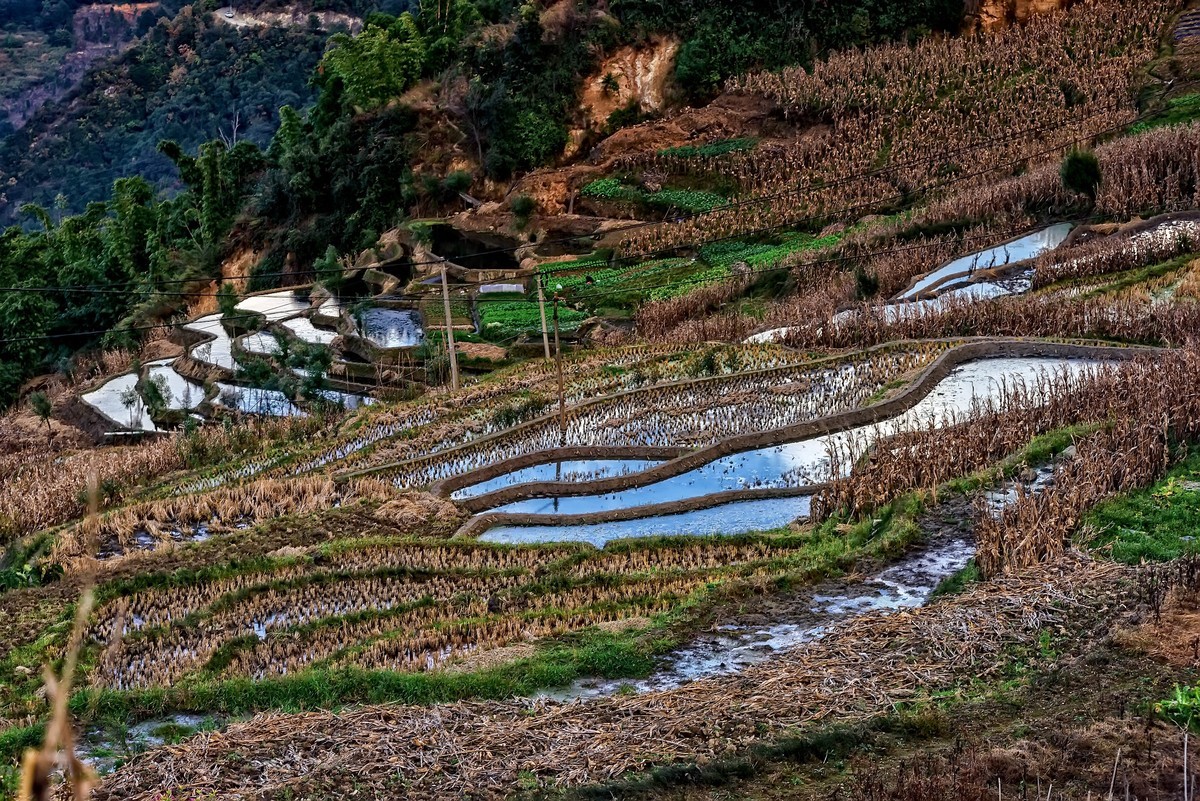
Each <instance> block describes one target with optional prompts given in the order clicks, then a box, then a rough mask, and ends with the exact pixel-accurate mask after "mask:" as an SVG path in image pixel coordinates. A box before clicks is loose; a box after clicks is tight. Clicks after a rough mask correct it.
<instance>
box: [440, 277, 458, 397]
mask: <svg viewBox="0 0 1200 801" xmlns="http://www.w3.org/2000/svg"><path fill="white" fill-rule="evenodd" d="M442 304H443V305H444V306H445V307H446V347H447V348H448V349H449V351H450V387H451V389H458V351H457V349H456V348H455V346H454V322H453V320H451V318H450V282H449V281H447V280H446V265H445V264H443V265H442Z"/></svg>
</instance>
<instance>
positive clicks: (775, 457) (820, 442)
mask: <svg viewBox="0 0 1200 801" xmlns="http://www.w3.org/2000/svg"><path fill="white" fill-rule="evenodd" d="M1094 364H1095V363H1094V362H1087V361H1079V360H1067V359H1055V358H1030V359H1023V358H1000V359H985V360H981V361H977V362H971V363H969V364H965V365H962V366H960V367H957V368H955V370H954V371H953V372H951V373H950V375H948V376H947V377H946V378H945V379H943V380H942V381H941V382H940V383H939V384H938V385H937V386H936V387H935V388H934V389H933V391H931V392H930V393H929V395H927V396H926V397H925V398H924V399H922V400H921V401H920V402H919V403H917V404H916V405H915V406H914V407H913V408H911V409H910V410H908V411H907V412H905V413H903V414H901V415H899V416H898V417H896V418H894V419H893V420H891V421H887V422H886V423H883V424H880V425H871V426H862V427H859V428H855V429H852V430H850V431H844V432H840V433H837V434H830V435H827V436H821V437H814V438H812V439H807V440H802V441H799V442H792V443H787V444H782V445H776V446H772V447H769V448H760V449H758V450H752V451H746V452H744V453H737V454H732V455H730V456H725V457H722V458H719V459H716V460H714V461H712V462H709V463H708V464H705V465H703V466H701V467H698V468H696V469H694V470H691V471H689V472H687V473H683V474H681V475H677V476H673V477H671V478H667V479H663V480H662V481H658V482H655V483H653V484H648V485H646V486H641V487H634V488H631V489H626V490H621V491H618V492H612V493H608V494H602V495H582V496H574V497H572V496H565V497H561V498H535V499H530V500H524V501H518V502H516V503H511V504H508V505H506V506H502V507H499V508H497V509H496V510H495V511H498V512H510V513H520V514H544V515H577V514H591V513H596V512H608V511H614V510H620V509H629V508H633V507H638V506H649V505H653V504H661V503H668V502H673V501H684V500H691V499H695V498H701V497H704V496H707V495H711V494H714V493H718V492H730V491H737V490H746V489H758V488H779V487H798V486H805V485H809V484H814V483H820V482H822V481H825V480H828V479H829V478H831V476H830V475H829V452H830V449H831V448H845V447H848V446H851V445H857V446H861V445H863V444H865V443H867V442H870V441H872V440H873V439H875V438H876V437H878V436H880V435H881V434H886V433H890V432H894V431H900V430H905V429H911V428H914V427H916V426H918V425H925V424H927V423H928V422H929V421H930V420H935V419H936V420H939V421H940V420H944V418H945V417H946V416H947V415H960V416H961V415H962V414H963V413H965V412H967V411H969V410H970V408H971V405H972V402H973V401H974V399H976V398H978V399H979V400H986V399H995V398H998V397H999V395H1000V390H1001V387H1002V385H1003V383H1004V382H1013V381H1026V382H1029V381H1032V380H1034V379H1036V377H1037V376H1038V375H1039V374H1040V373H1043V372H1045V371H1048V370H1059V369H1061V370H1067V371H1069V372H1071V373H1075V374H1078V373H1081V372H1083V371H1084V370H1086V369H1088V367H1090V366H1092V365H1094ZM772 527H773V526H768V525H762V526H756V527H755V528H758V529H764V528H772Z"/></svg>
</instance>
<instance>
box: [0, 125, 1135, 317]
mask: <svg viewBox="0 0 1200 801" xmlns="http://www.w3.org/2000/svg"><path fill="white" fill-rule="evenodd" d="M1118 107H1119V104H1117V103H1114V105H1113V109H1114V110H1115V109H1118ZM1102 113H1104V112H1103V111H1101V112H1096V113H1094V114H1091V115H1088V116H1086V117H1082V118H1080V120H1078V122H1083V121H1086V120H1088V119H1092V118H1093V117H1097V116H1100V114H1102ZM1144 116H1145V115H1143V117H1144ZM1140 119H1141V118H1140V117H1139V118H1138V119H1135V120H1133V121H1132V122H1131V123H1122V124H1120V125H1117V126H1113V127H1111V128H1108V129H1104V130H1101V131H1099V132H1096V133H1092V134H1088V135H1086V136H1101V135H1104V134H1105V133H1108V132H1111V131H1113V130H1118V129H1120V128H1123V127H1127V125H1129V124H1133V123H1136V122H1138V121H1139V120H1140ZM1067 127H1069V126H1068V124H1063V125H1058V126H1042V127H1041V128H1037V129H1027V130H1026V131H1023V132H1021V133H1020V134H1019V135H1016V136H1012V137H993V138H992V139H991V140H987V141H985V142H982V143H975V144H974V145H971V146H968V147H966V148H960V149H957V150H953V151H944V152H943V153H941V154H939V155H938V156H935V157H932V158H930V159H925V160H923V161H915V162H907V163H905V164H900V165H892V166H889V167H886V168H880V169H878V170H874V171H871V172H867V173H862V174H859V175H858V176H852V177H847V178H845V179H842V180H839V181H837V182H834V183H830V184H824V185H822V186H819V187H813V186H811V185H810V186H809V187H805V188H801V189H791V190H786V191H784V192H780V193H776V194H774V195H766V196H760V197H757V198H750V199H747V200H745V201H739V202H737V203H731V204H728V205H725V206H721V207H718V208H715V209H711V210H709V211H706V212H698V213H696V214H694V215H691V216H690V217H688V218H686V219H687V220H692V219H696V218H699V217H703V216H706V215H708V214H713V213H717V212H721V211H726V210H730V209H735V208H739V207H742V206H746V205H755V204H758V203H762V202H767V201H770V200H775V199H779V198H781V197H786V196H788V195H792V194H798V193H800V192H802V191H806V190H807V189H813V188H815V189H828V188H832V187H836V186H839V185H843V184H844V183H852V182H854V181H857V180H864V179H866V178H870V177H875V176H877V175H880V174H884V173H887V172H892V171H895V170H899V169H905V168H907V167H910V166H914V165H916V164H921V163H932V162H935V161H938V160H942V159H944V158H945V157H946V156H948V155H951V154H956V153H963V152H968V151H970V150H973V149H976V148H977V147H981V146H983V145H985V144H989V143H991V142H995V141H1015V140H1017V139H1021V138H1025V137H1026V136H1028V135H1032V134H1033V133H1038V132H1041V131H1045V130H1062V129H1064V128H1067ZM1078 141H1080V137H1077V138H1075V139H1073V140H1071V142H1078ZM1061 147H1062V146H1061V145H1060V146H1055V147H1052V148H1049V149H1047V150H1043V151H1040V152H1038V153H1033V154H1029V155H1025V156H1022V157H1020V158H1018V159H1017V160H1015V161H1013V162H1008V163H1007V164H1002V165H998V166H995V167H989V168H985V169H983V170H980V171H978V172H975V173H971V174H969V175H966V176H961V177H957V178H953V179H948V180H946V181H943V182H940V183H934V184H929V185H926V186H923V187H918V188H917V189H915V190H911V191H909V192H905V193H900V194H897V195H893V196H891V197H889V198H882V199H878V200H871V201H864V202H863V203H860V204H857V205H855V206H847V207H842V208H840V209H835V210H832V211H828V212H824V213H822V214H820V215H816V214H814V215H810V216H809V217H804V218H799V219H796V220H792V221H789V222H787V223H781V224H778V225H774V226H769V227H765V228H759V229H753V230H749V231H743V232H739V233H736V234H731V235H728V236H725V237H717V238H713V239H707V240H705V241H704V242H703V243H689V244H685V245H676V246H672V247H668V248H664V249H661V250H659V251H656V252H654V253H653V254H642V255H630V256H622V257H619V258H617V259H614V260H610V261H609V262H607V264H610V265H611V264H616V263H623V262H628V261H643V260H652V259H653V258H654V257H662V255H663V254H666V253H672V252H676V251H679V250H684V249H688V248H694V247H702V246H704V245H709V244H715V243H719V242H724V241H728V240H731V239H740V238H743V237H747V236H756V235H761V234H763V233H770V232H773V231H776V230H779V229H780V228H793V227H797V226H801V225H803V224H805V223H808V222H812V221H814V220H817V219H824V218H827V217H829V216H831V215H832V216H842V215H844V214H846V213H848V212H854V211H860V210H862V209H864V208H869V207H871V206H875V205H880V204H885V203H887V202H889V201H892V200H901V199H904V198H906V197H909V196H911V195H914V194H917V193H923V192H927V191H930V190H932V189H938V188H941V187H944V186H950V185H953V184H955V183H958V182H961V181H966V180H970V179H972V178H977V177H980V176H982V175H986V174H988V173H990V172H994V171H996V170H999V169H1002V168H1003V167H1005V166H1013V165H1015V164H1019V163H1020V162H1022V161H1026V160H1028V159H1030V158H1036V157H1038V156H1040V155H1045V154H1047V153H1050V152H1053V151H1055V150H1058V149H1060V148H1061ZM661 225H664V223H661V222H646V223H639V224H638V225H636V226H628V227H626V228H621V229H619V232H621V233H624V232H625V231H629V230H633V229H635V228H641V227H647V226H661ZM577 238H578V237H575V238H564V239H560V240H557V241H558V242H570V241H573V240H574V239H577ZM554 241H556V240H546V242H543V243H542V244H546V243H548V242H554ZM523 247H527V246H526V245H520V246H517V247H512V248H497V249H494V250H492V251H483V252H481V253H476V254H472V255H471V256H470V258H472V259H477V258H482V257H484V256H487V255H493V254H501V253H509V252H513V251H516V250H519V249H521V248H523ZM447 261H448V260H447V259H438V260H436V261H433V260H430V261H418V262H409V264H408V266H412V267H417V266H427V265H440V264H444V263H446V262H447ZM548 266H549V267H553V266H554V265H548ZM592 266H603V265H602V264H601V263H596V264H594V265H589V264H587V263H586V262H584V263H583V264H578V263H577V264H573V265H570V266H565V267H562V268H561V269H557V270H555V269H544V270H539V273H540V274H542V275H554V274H557V273H560V272H571V271H583V270H586V269H588V268H589V267H592ZM327 272H328V273H342V272H344V268H340V267H339V268H330V269H328V270H306V271H303V272H299V273H296V272H291V273H259V274H256V275H249V274H247V275H232V276H223V277H222V280H237V279H248V278H255V277H256V278H265V277H290V276H298V275H319V274H324V273H327ZM215 280H217V279H216V278H182V279H170V280H165V281H159V282H157V285H158V286H165V285H172V284H185V283H209V282H212V281H215ZM496 283H502V281H496V280H490V281H474V282H465V283H460V284H458V288H459V289H462V288H468V289H470V288H475V287H481V286H487V285H490V284H496ZM0 292H30V293H33V292H44V293H54V292H70V293H81V294H110V295H115V294H120V295H126V294H140V295H147V296H152V297H189V298H191V297H217V296H218V293H215V292H166V291H162V290H159V289H153V288H151V289H140V290H127V289H118V288H102V287H0ZM389 297H392V298H395V299H397V300H401V301H403V300H420V299H424V298H425V297H426V296H424V295H421V294H417V293H402V294H396V295H391V296H389ZM509 302H511V301H509Z"/></svg>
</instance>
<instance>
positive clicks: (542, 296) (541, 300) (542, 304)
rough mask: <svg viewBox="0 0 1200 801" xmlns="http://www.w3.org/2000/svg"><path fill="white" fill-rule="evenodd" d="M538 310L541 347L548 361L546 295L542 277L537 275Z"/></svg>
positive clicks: (548, 340)
mask: <svg viewBox="0 0 1200 801" xmlns="http://www.w3.org/2000/svg"><path fill="white" fill-rule="evenodd" d="M537 284H538V309H539V310H540V311H541V313H542V347H543V348H545V349H546V361H550V332H549V331H547V330H546V293H545V291H544V290H543V289H542V275H541V273H538V277H537Z"/></svg>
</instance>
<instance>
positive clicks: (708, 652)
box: [539, 539, 975, 701]
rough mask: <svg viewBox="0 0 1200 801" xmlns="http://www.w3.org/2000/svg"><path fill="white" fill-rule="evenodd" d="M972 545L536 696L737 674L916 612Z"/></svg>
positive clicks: (963, 543) (916, 559) (915, 559)
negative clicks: (641, 671) (864, 619)
mask: <svg viewBox="0 0 1200 801" xmlns="http://www.w3.org/2000/svg"><path fill="white" fill-rule="evenodd" d="M974 555H975V546H974V544H973V543H972V542H970V541H968V540H965V539H954V540H949V541H945V542H942V543H940V544H934V545H930V546H927V547H925V548H922V549H920V550H918V551H916V552H914V553H912V554H910V555H908V556H906V557H904V558H903V559H901V560H900V561H898V562H896V563H895V564H893V565H891V566H890V567H888V568H885V569H884V570H882V571H881V572H879V573H877V574H876V575H875V576H873V577H872V578H870V579H867V580H865V581H863V582H861V583H855V584H850V585H844V584H843V585H840V586H839V585H835V584H833V583H827V584H825V585H822V586H821V587H818V588H816V589H815V590H814V591H813V592H812V593H811V594H808V595H804V596H801V597H800V598H798V599H796V600H795V601H793V602H791V603H790V604H789V605H788V608H787V609H786V611H783V612H771V613H770V614H769V615H768V616H770V617H773V618H782V619H780V620H778V622H774V623H770V624H766V623H749V622H740V623H734V624H729V625H724V626H719V627H717V629H716V630H715V631H712V632H709V633H707V634H704V635H702V636H700V637H699V638H697V639H696V640H695V641H693V642H692V643H691V644H689V645H688V646H686V647H685V648H682V649H680V650H678V651H675V652H673V653H671V654H669V655H668V656H666V657H665V658H664V659H663V661H662V665H661V667H660V669H659V670H658V671H656V672H655V673H654V675H652V676H650V677H649V678H647V679H641V680H638V681H629V680H621V679H581V680H579V681H577V682H575V683H574V684H573V685H571V686H570V687H568V688H566V689H562V690H554V691H550V692H546V693H542V694H541V695H540V696H539V697H543V698H549V699H552V700H556V701H573V700H576V699H580V698H596V697H599V696H606V695H615V694H617V693H626V692H639V693H644V692H654V691H658V690H669V689H673V688H676V687H680V686H683V685H685V684H687V683H689V682H692V681H696V680H697V679H704V678H710V677H712V676H722V675H729V674H732V673H739V672H741V671H742V670H745V669H746V668H747V667H750V666H751V665H756V664H759V663H762V662H765V661H767V660H768V659H770V658H772V657H773V656H774V655H776V654H778V653H780V652H781V651H786V650H788V649H791V648H795V647H796V646H799V645H803V644H805V643H809V642H813V641H815V640H818V639H820V638H821V637H823V636H825V635H826V634H827V633H828V632H829V631H830V630H832V629H834V628H836V626H837V625H838V624H839V623H841V622H843V621H845V620H847V619H848V618H851V617H854V616H856V615H860V614H864V613H866V612H879V611H882V612H895V611H899V610H903V609H914V608H916V607H919V606H923V605H924V604H925V603H926V602H927V601H928V600H929V598H930V596H931V595H932V594H933V591H934V590H935V589H937V587H938V585H939V584H941V582H942V581H943V580H945V579H947V578H949V577H950V576H953V575H954V574H955V573H957V572H958V571H960V570H962V569H963V568H964V567H966V565H967V562H969V561H970V560H971V558H972V557H973V556H974Z"/></svg>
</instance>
